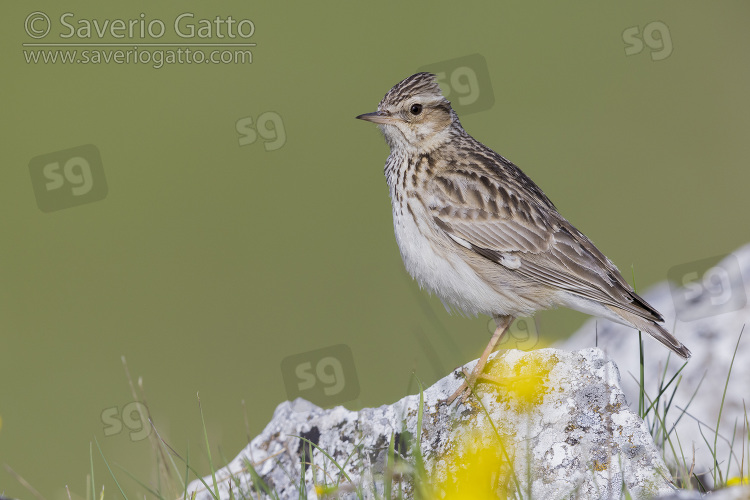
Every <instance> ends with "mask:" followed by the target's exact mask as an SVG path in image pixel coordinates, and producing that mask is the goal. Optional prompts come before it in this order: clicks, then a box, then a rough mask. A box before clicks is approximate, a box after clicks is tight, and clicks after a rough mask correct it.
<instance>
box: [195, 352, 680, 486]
mask: <svg viewBox="0 0 750 500" xmlns="http://www.w3.org/2000/svg"><path fill="white" fill-rule="evenodd" d="M475 363H476V362H471V363H468V364H467V365H466V368H467V369H468V370H471V368H473V366H474V364H475ZM488 367H489V373H491V374H492V375H494V376H496V377H498V378H501V379H502V380H503V383H502V384H501V385H500V386H495V385H493V384H490V383H482V384H480V386H479V390H478V391H477V393H478V395H479V398H480V399H481V401H482V404H483V405H484V406H485V408H486V410H487V413H485V411H484V410H483V409H482V408H481V407H480V406H479V404H478V403H477V400H476V399H475V398H474V397H470V398H469V399H468V400H467V404H458V403H454V404H453V405H452V406H450V407H449V406H447V405H445V404H444V403H442V402H441V400H442V399H444V398H446V397H447V396H449V395H450V394H452V392H453V391H454V390H455V389H456V388H457V387H458V386H459V385H460V383H461V381H462V379H461V377H459V375H458V374H459V372H458V371H456V372H454V373H452V374H450V375H448V376H447V377H445V378H443V379H441V380H439V381H438V382H437V383H435V384H434V385H433V386H432V387H430V388H428V389H426V390H425V391H424V414H423V425H422V439H421V447H420V449H421V453H422V455H423V457H424V463H425V468H426V470H427V472H428V477H429V478H430V479H429V481H428V482H427V484H430V485H432V486H433V487H435V488H436V490H435V491H436V493H433V494H434V495H436V496H439V493H437V491H440V490H442V491H445V490H446V489H449V488H451V487H453V485H454V479H455V477H456V474H462V473H463V474H469V475H470V476H469V479H468V480H466V478H465V476H464V482H463V483H461V486H460V487H461V489H463V488H468V487H470V486H472V487H474V486H476V487H481V486H483V485H487V486H488V487H489V485H490V484H495V486H496V487H495V488H493V489H494V490H495V491H496V492H500V493H502V492H503V491H504V490H503V488H502V485H503V484H506V485H507V487H508V495H509V497H511V498H513V497H520V496H523V497H524V498H526V497H527V496H528V495H527V492H529V491H530V492H531V497H532V498H534V499H547V498H568V497H570V496H571V495H574V496H576V497H577V498H601V499H607V498H619V496H620V493H621V492H622V491H623V488H625V489H627V491H628V492H629V493H630V495H631V496H632V497H633V498H650V497H652V496H654V495H658V494H667V493H670V492H671V491H673V488H672V487H671V483H670V477H669V473H668V472H667V470H666V466H665V464H664V462H663V461H662V459H661V457H660V454H659V451H658V449H657V448H656V446H655V445H654V443H653V441H652V439H651V437H650V435H649V434H648V430H647V428H646V426H645V425H644V423H643V422H642V421H641V420H640V419H639V418H638V417H637V415H636V414H635V413H633V411H632V410H630V408H629V407H628V405H627V402H626V401H625V397H624V395H623V393H622V391H621V389H620V386H619V373H618V370H617V367H616V366H615V365H614V364H613V363H612V362H611V361H608V360H606V359H605V357H604V355H603V353H602V352H601V351H600V350H598V349H584V350H581V351H578V352H566V351H561V350H557V349H543V350H540V351H534V352H531V353H524V352H521V351H505V352H503V353H502V354H498V355H496V356H495V357H494V358H493V359H492V361H491V362H490V363H489V364H488ZM418 409H419V395H414V396H408V397H406V398H404V399H402V400H400V401H398V402H396V403H394V404H392V405H386V406H381V407H379V408H367V409H363V410H361V411H358V412H353V411H348V410H346V409H344V408H342V407H336V408H333V409H331V410H323V409H321V408H318V407H317V406H314V405H312V404H311V403H308V402H306V401H303V400H299V399H298V400H296V401H293V402H285V403H282V404H281V405H279V406H278V408H277V409H276V411H275V412H274V416H273V419H272V420H271V422H270V423H269V424H268V426H267V427H266V428H265V430H264V431H263V432H262V433H261V434H260V435H258V436H257V437H256V438H255V439H253V440H252V442H251V443H250V445H249V446H248V447H247V448H246V449H245V450H243V451H242V452H241V453H240V454H239V456H237V458H235V459H234V460H233V461H232V462H231V463H230V464H229V465H228V466H227V467H226V468H224V469H221V470H220V471H218V472H217V480H218V481H219V485H220V486H219V488H220V495H221V498H229V496H230V495H229V485H230V482H231V483H232V488H233V493H234V495H235V497H237V491H238V489H241V490H244V491H247V490H248V489H249V487H250V484H251V483H252V478H251V476H250V474H249V473H248V472H247V470H246V469H245V462H246V461H250V462H252V463H254V464H255V469H256V471H257V473H258V474H259V475H260V476H261V477H262V478H263V480H264V481H265V482H266V483H267V484H268V485H269V486H270V487H271V488H273V489H274V490H275V491H276V492H277V493H278V495H279V497H280V498H282V499H286V498H298V497H299V492H298V485H299V482H300V472H301V466H300V454H301V453H302V452H303V450H304V448H303V445H302V442H301V441H300V439H298V438H296V437H293V436H295V435H299V436H304V437H307V438H308V439H310V440H311V441H313V442H315V443H317V445H318V446H319V447H320V448H321V449H322V450H325V451H326V452H327V453H328V454H329V455H330V456H331V457H333V458H334V459H335V460H336V461H337V462H338V463H339V464H342V465H343V464H345V465H344V468H345V470H346V472H347V474H348V475H349V477H350V478H351V480H352V483H353V485H354V486H358V487H361V488H362V490H363V497H364V498H373V497H374V494H373V490H375V489H377V491H378V494H380V495H382V492H383V472H384V471H385V470H386V466H385V463H386V459H387V456H388V445H389V442H390V439H391V435H392V434H394V435H396V436H400V437H401V439H403V437H404V436H409V437H410V439H411V441H412V442H414V440H415V438H414V437H415V436H416V435H417V419H418ZM488 415H489V416H490V417H491V418H488ZM495 429H497V434H496V432H495ZM498 436H500V437H498ZM471 439H474V441H472V440H471ZM500 443H502V446H501V444H500ZM503 449H505V451H506V452H507V455H505V454H504V453H503V452H502V450H503ZM397 451H400V452H401V453H402V454H406V455H407V456H406V458H407V460H406V461H405V462H404V461H403V460H401V461H397V463H400V464H401V467H402V469H403V467H404V464H413V463H414V456H413V454H412V453H411V451H409V447H408V446H405V445H401V446H398V447H397ZM506 456H507V457H508V458H511V460H510V462H511V463H512V467H507V462H506V461H505V457H506ZM347 458H349V459H348V460H347ZM312 462H313V463H314V466H310V467H308V468H307V470H306V472H305V481H306V483H305V484H306V489H307V490H308V498H317V496H316V492H315V488H314V486H313V471H315V476H316V481H318V482H321V481H323V480H324V478H325V477H326V476H327V477H328V480H327V482H328V484H331V483H332V482H335V480H336V479H337V478H338V476H339V474H338V469H337V468H336V466H335V465H333V464H332V463H331V462H330V461H329V460H327V459H326V457H325V456H324V455H323V454H322V453H321V452H320V451H319V450H317V449H316V450H314V451H313V453H312ZM324 468H325V472H324ZM406 472H408V470H407V471H406ZM451 474H453V475H451ZM230 476H234V479H229V477H230ZM405 476H409V474H405ZM491 480H492V481H494V483H491ZM204 481H206V483H207V484H209V485H211V484H212V480H211V478H210V477H207V478H204ZM341 483H342V485H344V486H343V488H342V490H340V491H339V494H341V495H342V496H343V497H346V498H354V497H355V494H354V492H353V491H351V487H352V484H347V481H346V480H342V481H341ZM420 484H423V483H422V482H420ZM498 484H499V485H500V486H498ZM402 486H403V487H404V491H405V492H406V496H407V497H408V498H411V497H412V496H413V489H412V486H413V483H412V481H411V479H405V480H404V481H403V482H402ZM394 487H396V488H397V487H398V485H396V486H394ZM347 489H349V491H348V493H345V491H346V490H347ZM189 491H191V492H192V491H196V492H197V496H196V498H197V499H209V498H211V497H210V495H209V494H208V492H207V491H205V488H204V486H203V484H201V483H200V482H198V481H194V482H193V483H191V485H190V486H189ZM514 491H515V492H516V493H515V494H514V493H513V492H514ZM519 491H520V492H521V493H518V492H519Z"/></svg>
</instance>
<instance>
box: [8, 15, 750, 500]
mask: <svg viewBox="0 0 750 500" xmlns="http://www.w3.org/2000/svg"><path fill="white" fill-rule="evenodd" d="M34 11H41V12H43V13H45V14H46V15H47V16H48V17H49V19H50V20H51V31H50V33H49V34H48V35H47V36H46V37H45V38H44V39H41V40H40V39H34V38H32V37H31V36H29V35H28V34H27V32H26V31H25V20H26V19H27V16H29V15H30V14H31V13H32V12H34ZM66 12H70V13H72V14H73V16H72V17H69V18H67V19H68V22H70V23H71V24H74V25H75V26H76V27H80V24H78V22H79V21H82V20H84V19H88V20H90V21H92V22H93V20H94V19H96V20H97V21H98V22H99V23H100V26H101V23H103V22H104V21H105V20H110V21H111V20H116V19H123V20H129V19H135V20H138V19H141V17H140V16H141V13H143V14H144V19H145V22H148V21H151V20H155V19H158V20H162V21H163V22H164V25H165V26H166V28H167V31H166V33H165V34H164V36H162V37H161V38H159V39H155V40H152V39H148V38H146V39H140V38H138V37H137V35H138V33H136V39H128V38H127V37H126V38H125V39H115V38H113V37H112V36H110V35H106V36H105V37H104V38H101V39H100V38H99V37H98V35H96V34H95V32H93V31H92V36H91V38H88V39H86V38H81V37H79V36H78V34H76V36H73V37H71V38H67V39H64V38H61V37H60V36H59V35H60V34H61V33H63V34H64V33H65V31H66V30H65V28H64V26H62V25H61V24H60V21H59V19H60V16H61V15H62V14H63V13H66ZM185 12H192V13H194V18H193V22H194V23H195V24H197V21H198V20H199V19H211V20H213V19H215V18H216V17H217V16H219V17H220V18H222V19H226V18H227V17H228V16H232V18H234V19H235V20H240V19H250V20H251V21H252V22H253V23H254V26H255V32H254V33H253V35H252V36H251V37H250V38H249V39H247V40H246V39H234V40H233V39H229V38H228V37H227V38H223V39H221V38H219V36H218V34H217V33H215V32H214V33H212V34H211V36H210V37H208V38H204V39H199V38H197V37H195V38H193V39H188V40H186V39H184V38H180V37H179V36H177V35H175V33H174V32H173V29H172V23H173V21H174V19H175V18H176V17H177V16H179V15H180V14H182V13H185ZM748 14H750V4H749V3H747V2H718V3H708V2H679V3H677V2H671V3H666V2H652V1H640V2H628V3H627V4H625V3H623V4H613V3H602V2H591V1H588V2H561V3H546V4H542V3H540V2H534V3H520V2H507V1H502V2H494V3H493V4H492V5H491V6H488V5H484V4H481V5H480V4H478V3H477V4H474V3H466V4H463V5H457V4H448V3H445V4H440V3H429V4H427V3H395V2H394V3H390V4H388V3H377V4H376V3H367V4H365V3H363V4H361V5H354V4H351V3H346V4H345V3H340V4H338V5H334V4H320V3H315V4H301V3H300V4H298V5H297V6H295V7H293V8H292V7H288V6H281V5H280V4H277V5H274V6H271V5H262V4H260V3H256V4H250V3H247V2H223V3H221V4H217V5H216V6H207V5H206V4H199V3H197V2H184V3H182V4H181V5H180V6H179V7H177V6H171V5H166V4H163V3H162V4H154V3H153V2H132V3H130V4H128V5H127V6H124V5H123V6H120V5H111V6H104V5H94V4H85V3H81V2H65V3H62V4H61V3H59V2H51V1H40V2H37V3H36V4H34V7H21V4H13V5H9V6H6V8H5V14H4V15H3V17H2V20H1V21H0V25H1V26H2V30H0V38H1V39H2V44H3V51H2V53H1V54H0V58H1V59H0V61H1V68H2V74H3V78H2V83H1V84H0V85H1V86H2V93H1V94H0V96H1V97H0V99H2V110H3V119H2V122H1V124H0V127H2V129H1V130H2V141H3V145H4V147H3V150H4V151H5V161H4V165H5V166H4V168H3V169H2V170H1V171H0V204H1V209H2V214H3V215H2V217H1V218H0V230H1V233H0V234H2V241H3V243H2V245H0V294H2V295H1V296H0V336H1V337H0V339H1V340H0V342H1V344H0V377H1V378H0V417H1V418H2V424H1V425H2V427H1V428H0V462H2V463H5V464H8V465H10V467H12V469H13V470H15V471H16V472H17V473H18V474H20V475H21V476H23V478H25V479H26V480H27V481H28V482H29V483H31V484H32V485H33V486H34V488H36V489H37V490H38V491H39V492H40V493H41V494H42V495H43V496H44V497H45V498H47V499H63V498H67V494H66V493H65V485H68V486H69V487H70V490H71V492H72V494H73V496H74V498H78V497H85V493H86V475H87V473H88V472H89V470H90V466H89V446H90V443H91V442H92V441H93V440H94V438H96V439H97V440H98V442H99V443H100V445H101V448H102V450H103V452H104V454H105V456H106V457H107V458H108V460H109V461H110V462H111V463H117V464H119V465H121V466H123V467H125V468H126V469H128V470H129V471H131V472H132V473H133V474H134V475H136V476H137V477H139V478H141V480H143V481H144V482H149V481H151V480H152V478H153V476H152V473H151V470H152V464H153V454H152V453H151V448H150V445H149V443H148V440H137V439H135V440H134V436H136V437H137V433H136V432H135V428H136V427H137V425H136V424H134V423H133V422H130V421H129V420H128V419H127V415H126V416H125V420H122V418H123V416H122V410H123V409H124V408H126V407H127V405H128V404H129V403H131V402H133V401H134V400H133V397H132V396H131V394H130V390H129V388H128V381H127V378H126V376H125V372H124V370H123V367H122V364H121V361H120V358H121V356H125V357H126V358H127V362H128V366H129V369H130V371H131V373H132V374H133V376H134V378H136V379H137V378H138V377H142V380H143V385H144V387H145V394H146V398H147V402H148V406H149V409H150V411H151V414H152V416H153V418H154V421H155V424H156V426H157V428H158V429H159V430H160V432H161V434H162V436H163V437H165V438H166V439H167V440H168V441H169V442H170V443H171V444H172V446H173V447H174V448H175V449H176V450H178V451H179V452H180V453H183V455H184V454H185V453H186V451H187V448H188V446H189V448H190V455H191V461H192V462H193V465H194V466H195V467H196V468H197V469H198V470H200V471H201V473H208V472H209V469H208V462H207V458H206V451H205V447H204V446H203V444H202V443H203V442H202V439H203V438H202V428H201V423H200V422H201V421H200V413H199V411H198V403H197V398H196V393H197V392H199V393H200V397H201V402H202V407H203V411H204V413H205V416H206V422H207V431H208V436H209V440H210V442H211V446H212V452H213V456H214V460H215V461H219V462H220V461H221V459H220V458H217V457H219V456H220V451H219V450H221V453H223V454H224V455H225V456H226V457H228V458H232V457H234V456H235V455H236V454H237V452H239V451H240V449H241V448H242V447H243V445H244V444H245V443H246V442H247V439H248V436H247V434H248V432H249V434H250V436H253V435H255V434H257V433H258V432H260V431H261V430H262V429H263V427H264V426H265V424H266V423H267V422H268V420H269V419H270V418H271V415H272V412H273V410H274V408H275V407H276V405H278V404H279V403H281V402H282V401H284V400H286V399H287V398H288V393H287V389H286V386H285V381H284V375H285V374H284V373H283V372H282V360H284V359H285V358H287V357H288V356H293V355H298V354H304V353H308V352H310V351H316V350H319V349H323V350H324V352H325V349H326V348H328V347H329V346H334V345H338V344H345V345H346V346H348V347H349V348H350V350H351V354H352V357H353V363H354V367H355V369H356V374H357V377H358V390H357V387H352V386H350V387H348V388H347V391H348V392H346V394H350V395H352V397H355V396H356V395H357V394H358V397H357V398H356V399H354V400H352V401H350V402H348V403H347V404H346V406H347V407H349V408H353V409H356V408H360V407H362V406H378V405H381V404H386V403H389V402H392V401H394V400H396V399H398V398H400V397H402V396H404V395H405V394H406V393H407V391H408V390H411V391H412V392H413V391H414V390H415V389H414V388H415V385H414V383H413V381H412V378H411V373H412V372H413V371H415V372H416V373H417V375H418V376H419V377H420V378H421V379H422V380H423V381H424V382H425V383H428V384H429V383H431V382H433V381H435V380H436V379H438V378H440V377H441V376H444V375H446V374H447V373H448V372H449V371H450V370H451V369H453V368H454V367H456V366H458V365H459V364H462V363H464V362H466V361H469V360H470V359H473V358H475V357H477V356H478V355H479V354H480V352H481V350H482V348H483V347H484V346H485V344H486V342H487V340H488V336H489V333H488V331H487V318H478V319H468V318H463V317H460V316H455V315H454V316H450V315H448V314H447V313H446V311H445V310H444V308H443V307H442V305H441V304H440V302H439V301H438V300H437V299H435V298H431V297H428V296H427V294H426V293H424V292H420V291H419V290H418V288H417V286H416V285H415V283H414V282H412V281H411V279H410V278H408V276H407V275H406V272H405V271H404V269H403V265H402V263H401V258H400V256H399V253H398V249H397V246H396V242H395V240H394V237H393V231H392V219H391V209H390V202H389V199H388V192H387V188H386V184H385V180H384V178H383V172H382V170H383V164H384V162H385V159H386V156H387V154H388V149H387V146H386V145H385V143H384V141H383V139H382V137H381V136H380V134H379V132H378V131H377V129H376V127H374V126H372V125H370V124H367V123H362V122H357V121H355V120H354V116H356V115H358V114H360V113H364V112H369V111H373V110H375V108H376V106H377V103H378V101H379V100H380V99H381V97H382V96H383V94H385V92H386V91H388V89H390V87H391V86H392V85H394V84H395V83H397V82H398V81H400V80H401V79H403V78H405V77H406V76H408V75H410V74H412V73H414V72H415V71H416V70H417V69H419V68H421V67H423V66H427V65H438V66H439V65H440V64H441V62H443V61H449V60H453V59H456V58H462V57H465V56H470V55H472V54H479V55H480V56H482V57H483V58H484V61H486V67H487V70H488V74H489V79H490V81H491V89H492V93H493V95H494V104H491V106H489V107H488V108H487V109H484V110H482V111H478V112H473V113H470V114H467V115H464V116H461V118H462V123H463V125H464V127H465V128H466V129H467V130H468V131H469V133H471V134H472V135H474V136H475V137H476V138H477V139H479V140H480V141H482V142H484V143H485V144H487V145H488V146H490V147H492V148H493V149H495V150H497V151H498V152H499V153H501V154H502V155H504V156H506V157H507V158H509V159H510V160H511V161H513V162H515V163H516V164H518V165H519V166H520V167H521V168H522V169H524V171H525V172H526V173H527V174H529V175H530V176H531V177H532V179H534V180H535V181H536V182H537V183H538V184H539V185H540V186H541V187H542V189H544V190H545V192H546V193H547V194H548V196H549V197H550V198H551V199H552V200H553V201H554V202H555V203H556V205H557V206H558V208H559V209H560V211H561V212H562V213H563V214H564V215H565V216H566V217H567V218H568V219H570V220H571V221H572V222H573V223H574V224H575V225H576V226H577V227H578V228H579V229H581V230H582V231H584V232H585V233H586V234H587V235H588V236H589V237H590V238H591V239H592V240H593V241H594V242H595V243H596V244H597V245H598V246H599V247H600V249H601V250H602V251H604V252H605V253H606V254H607V255H608V256H609V257H610V258H611V259H612V260H613V261H614V262H615V263H616V264H617V265H618V266H619V267H620V269H621V270H622V271H623V273H624V274H625V275H626V276H627V277H628V278H629V277H630V267H631V265H632V266H634V267H635V271H636V276H637V281H638V287H639V289H644V288H646V287H648V286H649V285H651V284H654V283H656V282H659V281H662V280H664V279H666V275H667V271H668V270H669V269H670V268H671V267H672V266H675V265H679V264H684V263H686V262H691V261H694V260H700V259H704V258H707V257H713V256H716V255H720V254H726V253H728V252H731V251H732V250H734V249H735V248H737V247H739V246H740V245H742V244H743V243H746V242H747V241H748V240H750V233H749V232H748V225H747V222H746V214H747V212H748V209H749V208H750V202H749V201H748V199H747V186H748V184H750V169H749V168H748V160H747V158H748V157H749V156H750V141H748V131H749V130H750V99H748V89H749V88H750V64H749V63H750V58H749V56H750V31H748V30H747V20H748ZM655 22H660V23H661V24H653V23H655ZM248 26H249V24H245V25H244V27H245V28H247V27H248ZM27 27H28V25H27ZM43 27H44V26H43V20H42V21H36V24H34V23H32V26H31V28H32V29H36V30H37V31H39V30H40V29H42V28H43ZM214 28H216V26H215V25H214ZM223 28H226V26H223ZM224 33H226V31H224ZM644 36H645V39H644ZM639 40H640V42H639ZM644 40H645V41H644ZM33 42H37V43H39V42H47V43H62V42H66V43H113V42H118V43H125V44H126V47H125V48H124V50H127V49H132V47H133V46H139V51H145V50H154V49H153V48H151V49H147V48H146V47H144V46H142V45H143V43H148V42H154V43H176V44H186V43H226V42H251V43H256V44H257V46H255V47H253V48H252V57H253V59H252V63H251V64H165V65H164V66H163V67H161V68H159V69H157V68H154V67H152V65H151V64H140V63H129V64H115V63H109V64H106V63H101V64H63V63H61V62H59V61H58V62H57V63H47V64H44V63H43V62H39V63H36V64H34V63H27V62H26V60H27V57H32V56H30V55H29V54H30V53H31V52H37V51H39V50H41V49H38V48H32V47H28V46H27V47H24V46H23V45H22V44H24V43H33ZM639 43H640V47H639ZM177 48H178V47H172V49H174V50H176V49H177ZM83 49H85V48H82V47H75V48H74V50H83ZM99 49H101V50H108V49H107V48H106V47H99ZM24 50H26V53H24ZM113 50H114V49H113ZM205 50H207V51H208V50H210V49H205ZM228 50H233V49H228ZM626 51H627V52H628V53H630V55H627V54H626ZM484 92H487V89H484ZM485 95H486V94H485ZM254 127H255V128H254ZM238 130H239V131H238ZM253 130H255V134H256V135H255V136H253ZM87 144H93V145H94V146H95V147H96V148H97V149H98V151H99V152H100V154H101V166H102V170H103V172H104V175H105V176H106V186H107V189H106V192H105V193H104V194H105V196H103V198H101V197H100V198H101V199H99V200H98V201H97V200H91V201H90V202H88V203H83V204H79V205H77V206H72V207H70V208H61V209H59V210H55V211H51V212H43V211H42V210H40V208H39V206H38V205H37V200H36V198H35V191H34V188H35V186H36V187H37V188H39V187H40V184H39V181H38V179H37V180H36V181H33V182H35V183H36V184H32V176H31V172H30V167H29V165H30V163H31V162H32V159H34V158H36V157H38V156H41V155H46V154H49V153H54V154H57V155H58V156H59V157H60V162H61V164H63V163H65V161H66V156H65V155H66V154H67V153H64V151H65V150H68V149H71V148H79V147H80V146H83V145H87ZM58 152H60V153H58ZM53 156H54V155H53ZM92 161H93V160H92ZM76 172H77V171H76V170H74V169H73V170H71V175H70V179H69V181H70V182H71V183H74V181H75V180H76V179H77V177H76ZM93 182H94V184H95V185H97V186H99V187H101V186H102V183H103V182H104V181H103V179H102V178H101V175H99V176H98V177H95V178H94V179H93ZM68 187H69V186H68V185H65V186H63V189H67V188H68ZM60 192H61V193H62V191H60ZM100 193H101V192H100ZM70 199H73V198H70ZM81 199H84V198H81ZM53 203H56V202H54V200H53ZM585 319H586V317H585V316H584V315H581V314H577V313H574V312H571V311H564V310H559V311H551V312H544V313H540V314H539V315H538V316H537V325H538V329H539V331H540V333H541V337H542V339H543V341H544V342H553V341H554V340H556V339H559V338H562V337H565V336H567V335H570V334H571V333H572V332H574V331H575V330H576V329H577V327H578V326H579V325H580V324H581V323H582V322H583V321H584V320H585ZM456 346H457V347H456ZM634 355H635V353H634ZM303 357H304V356H303ZM295 359H296V358H295ZM314 364H315V363H314V360H313V365H314ZM311 366H312V365H311ZM313 368H314V366H313ZM324 374H325V376H326V377H331V376H337V374H336V372H335V371H333V372H331V371H326V370H325V369H324ZM331 374H333V375H331ZM286 375H287V377H290V376H294V374H290V373H286ZM318 375H320V374H318ZM338 376H348V377H349V378H347V379H346V381H345V382H349V381H351V380H352V377H351V376H352V373H351V370H350V372H347V373H344V374H343V375H342V374H338ZM319 378H320V377H319ZM323 378H325V377H323ZM243 400H244V401H245V404H246V407H247V428H246V425H245V417H244V415H243V410H242V401H243ZM128 408H131V409H132V406H130V407H128ZM118 421H122V422H124V423H123V425H122V429H121V430H120V431H119V432H117V431H118V429H117V428H116V424H115V423H114V422H118ZM129 424H130V428H129ZM93 462H94V470H95V476H96V479H97V484H102V483H105V484H106V489H105V495H106V496H107V497H113V496H116V489H115V486H114V484H113V482H112V481H111V480H110V479H109V478H108V477H107V472H106V468H105V466H104V463H103V461H102V460H101V458H100V457H99V455H98V452H97V450H96V446H94V460H93ZM115 470H116V471H117V473H118V474H119V476H120V479H121V482H122V483H123V485H125V487H126V489H127V491H129V492H131V493H132V494H133V495H134V496H138V495H141V494H143V490H142V489H140V488H139V487H138V486H137V485H136V484H135V483H134V482H133V481H131V480H130V479H128V477H127V476H126V475H124V474H123V473H122V472H121V471H120V469H117V468H115ZM0 492H4V493H5V494H6V495H9V496H18V497H22V498H30V497H31V494H30V493H29V492H28V491H27V490H26V489H25V488H24V487H23V486H21V485H20V484H19V482H18V481H17V480H16V479H14V477H13V476H12V475H11V474H10V473H9V472H8V471H7V470H5V469H2V470H0Z"/></svg>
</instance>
